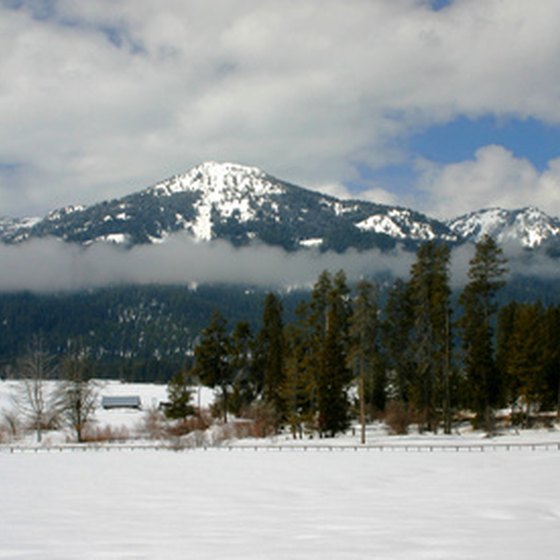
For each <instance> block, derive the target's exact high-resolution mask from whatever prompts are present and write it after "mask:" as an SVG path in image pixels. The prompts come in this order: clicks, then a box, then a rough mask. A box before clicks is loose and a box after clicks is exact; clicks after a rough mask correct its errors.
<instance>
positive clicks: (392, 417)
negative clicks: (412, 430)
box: [385, 401, 412, 435]
mask: <svg viewBox="0 0 560 560" xmlns="http://www.w3.org/2000/svg"><path fill="white" fill-rule="evenodd" d="M411 422H412V414H411V411H410V409H409V407H408V405H407V404H406V403H405V402H403V401H390V402H389V403H388V404H387V408H386V411H385V424H386V425H387V427H388V428H389V432H390V433H391V434H392V435H406V434H408V428H409V426H410V424H411Z"/></svg>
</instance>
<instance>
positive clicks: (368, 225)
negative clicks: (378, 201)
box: [356, 215, 406, 239]
mask: <svg viewBox="0 0 560 560" xmlns="http://www.w3.org/2000/svg"><path fill="white" fill-rule="evenodd" d="M356 227H357V228H358V229H360V230H362V231H374V232H377V233H385V234H387V235H390V236H392V237H396V238H398V239H404V238H405V237H406V236H405V234H404V233H403V232H402V230H401V228H400V227H399V226H398V225H397V224H395V222H393V220H392V219H391V218H389V216H384V215H375V216H370V217H369V218H366V219H365V220H363V221H361V222H359V223H357V224H356Z"/></svg>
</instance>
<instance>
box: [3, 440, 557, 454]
mask: <svg viewBox="0 0 560 560" xmlns="http://www.w3.org/2000/svg"><path fill="white" fill-rule="evenodd" d="M110 451H175V452H180V451H222V452H233V451H238V452H244V451H253V452H254V451H259V452H278V453H280V452H287V453H289V452H331V453H334V452H339V453H340V452H348V451H354V452H379V453H385V452H389V453H396V452H400V453H434V452H443V453H484V452H488V451H490V452H510V451H560V442H539V443H493V442H485V443H476V444H475V443H460V444H451V443H441V444H438V443H395V444H387V443H384V444H365V445H361V444H355V445H349V444H341V445H332V444H315V443H314V444H304V443H294V444H285V445H282V444H259V443H256V444H254V445H250V444H243V445H239V444H223V443H222V444H220V445H201V446H189V445H182V444H181V443H180V442H178V443H165V444H164V443H153V444H140V443H132V444H126V443H118V444H59V445H48V446H23V445H10V444H4V445H0V453H57V452H58V453H62V452H110Z"/></svg>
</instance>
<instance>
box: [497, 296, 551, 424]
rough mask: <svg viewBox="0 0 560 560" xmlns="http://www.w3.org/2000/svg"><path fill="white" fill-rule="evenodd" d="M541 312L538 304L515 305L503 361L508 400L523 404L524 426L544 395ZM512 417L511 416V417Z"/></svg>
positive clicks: (513, 403)
mask: <svg viewBox="0 0 560 560" xmlns="http://www.w3.org/2000/svg"><path fill="white" fill-rule="evenodd" d="M542 341H543V309H542V307H541V306H540V305H539V304H534V305H533V304H518V305H516V306H515V316H514V320H513V329H512V332H511V343H510V346H509V352H508V356H507V361H506V364H505V366H506V374H507V376H508V378H509V379H508V381H509V384H508V385H509V388H510V391H509V399H510V402H511V404H512V409H513V407H514V405H515V404H516V403H517V402H518V401H519V402H521V403H523V404H524V405H525V410H524V412H523V417H524V424H525V425H526V426H528V425H529V422H530V416H531V412H532V411H533V409H534V407H536V405H538V404H540V403H541V402H542V399H543V395H544V386H545V382H544V371H545V363H544V351H543V344H542ZM512 416H513V415H512Z"/></svg>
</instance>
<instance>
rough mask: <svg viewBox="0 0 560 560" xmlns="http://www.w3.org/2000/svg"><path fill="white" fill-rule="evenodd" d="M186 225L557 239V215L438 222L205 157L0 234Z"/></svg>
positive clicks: (358, 241)
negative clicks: (143, 184)
mask: <svg viewBox="0 0 560 560" xmlns="http://www.w3.org/2000/svg"><path fill="white" fill-rule="evenodd" d="M179 232H185V233H186V234H188V235H190V236H191V237H192V238H193V239H195V240H196V241H199V242H206V241H211V240H214V239H224V240H227V241H229V242H231V243H232V244H233V245H235V246H243V245H248V244H250V243H252V242H255V241H258V242H261V243H264V244H266V245H274V246H280V247H282V248H284V249H285V250H287V251H296V250H300V249H306V248H309V247H316V248H318V249H320V250H322V251H328V250H332V251H337V252H341V251H345V250H347V249H350V248H353V249H357V250H366V249H372V248H378V249H381V250H390V249H393V248H395V247H396V246H397V245H399V246H402V247H404V248H405V249H408V250H415V249H416V248H417V246H418V244H420V243H421V242H423V241H428V240H441V241H445V242H448V243H450V244H453V245H456V244H462V243H465V242H473V241H477V240H478V239H479V238H480V237H481V236H482V235H484V234H489V235H492V236H493V237H494V238H495V239H496V240H497V241H498V242H499V243H505V242H508V243H518V244H519V245H520V246H521V247H523V248H525V249H530V250H537V249H539V248H540V247H541V246H547V245H550V244H551V243H556V244H558V243H560V220H559V219H558V218H554V217H551V216H548V215H547V214H546V213H545V212H543V211H541V210H539V209H537V208H535V207H527V208H522V209H516V210H506V209H503V208H487V209H483V210H478V211H475V212H470V213H467V214H464V215H462V216H458V217H456V218H453V219H451V220H436V219H433V218H430V217H429V216H427V215H425V214H422V213H421V212H417V211H415V210H413V209H410V208H405V207H401V206H390V205H385V204H379V203H375V202H370V201H364V200H359V199H353V200H346V199H339V198H336V197H334V196H331V195H327V194H323V193H320V192H317V191H313V190H309V189H306V188H304V187H300V186H297V185H293V184H291V183H289V182H286V181H283V180H281V179H277V178H275V177H273V176H271V175H269V174H267V173H266V172H264V171H262V170H261V169H259V168H257V167H251V166H245V165H241V164H236V163H217V162H211V161H210V162H204V163H202V164H200V165H198V166H196V167H194V168H192V169H190V170H189V171H187V172H185V173H182V174H177V175H174V176H172V177H169V178H168V179H164V180H162V181H159V182H158V183H156V184H154V185H152V186H149V187H147V188H144V189H143V190H140V191H137V192H134V193H131V194H129V195H126V196H124V197H121V198H117V199H113V200H108V201H102V202H99V203H96V204H92V205H89V206H66V207H63V208H60V209H56V210H53V211H52V212H50V213H49V214H47V216H45V217H44V218H24V219H20V220H18V219H13V218H0V241H2V242H3V243H7V244H17V243H21V242H24V241H27V240H31V239H36V238H44V237H54V238H58V239H61V240H63V241H67V242H72V243H79V244H82V245H85V246H87V245H90V244H93V243H99V242H108V243H113V244H117V245H123V246H127V247H130V246H134V245H139V244H156V243H162V242H165V240H166V238H167V237H169V236H170V235H174V234H176V233H179Z"/></svg>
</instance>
